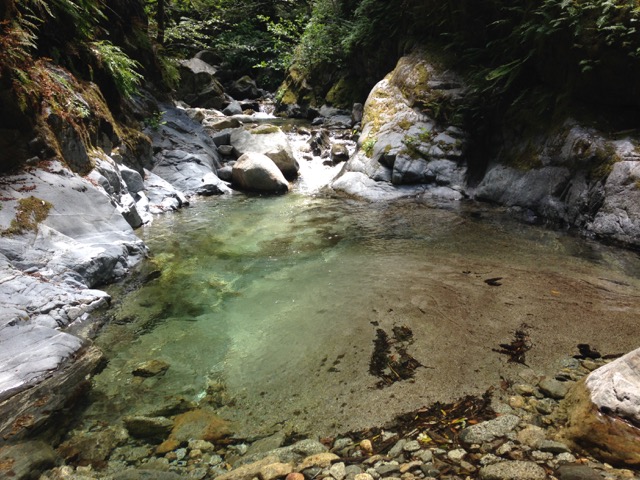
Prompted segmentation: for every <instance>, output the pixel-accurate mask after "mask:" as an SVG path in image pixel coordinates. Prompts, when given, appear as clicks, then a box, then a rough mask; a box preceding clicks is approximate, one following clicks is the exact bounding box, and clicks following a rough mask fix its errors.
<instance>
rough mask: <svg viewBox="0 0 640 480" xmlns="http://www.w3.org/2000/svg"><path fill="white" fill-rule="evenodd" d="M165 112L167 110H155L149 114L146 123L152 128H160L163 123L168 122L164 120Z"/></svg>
mask: <svg viewBox="0 0 640 480" xmlns="http://www.w3.org/2000/svg"><path fill="white" fill-rule="evenodd" d="M164 114H165V112H155V113H154V114H152V115H151V116H149V117H148V118H147V119H146V120H145V122H144V123H145V124H146V125H147V126H148V127H149V128H151V129H152V130H158V129H159V128H160V127H161V126H162V125H164V124H166V123H167V122H166V121H164V120H162V117H164Z"/></svg>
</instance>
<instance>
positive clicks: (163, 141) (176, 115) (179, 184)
mask: <svg viewBox="0 0 640 480" xmlns="http://www.w3.org/2000/svg"><path fill="white" fill-rule="evenodd" d="M163 108H164V110H165V115H164V118H165V120H166V122H165V124H163V125H161V126H160V127H159V128H158V129H156V130H150V131H148V133H149V134H150V136H151V140H152V142H153V146H154V149H155V150H157V153H156V155H155V157H154V160H155V166H154V167H153V170H152V172H153V173H154V174H156V175H158V176H159V177H161V178H162V179H164V180H165V181H167V182H168V183H169V184H171V185H172V186H173V187H174V188H176V189H178V190H180V191H181V192H184V193H185V194H198V195H218V194H223V193H229V192H230V189H229V188H228V186H227V185H226V184H225V183H224V182H223V181H221V180H220V179H218V178H217V176H216V175H215V172H216V171H217V169H218V168H220V167H221V166H222V164H221V162H220V158H221V157H220V154H219V153H218V147H217V146H216V144H215V142H214V140H213V139H212V138H211V137H210V136H209V135H208V134H207V132H206V130H205V128H204V127H203V126H202V125H201V124H200V123H198V122H196V121H195V120H193V119H192V118H191V117H190V116H189V115H188V114H187V112H186V111H184V110H182V109H178V108H175V107H170V106H166V107H163Z"/></svg>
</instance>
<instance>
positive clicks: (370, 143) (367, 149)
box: [362, 137, 376, 158]
mask: <svg viewBox="0 0 640 480" xmlns="http://www.w3.org/2000/svg"><path fill="white" fill-rule="evenodd" d="M375 146H376V139H375V138H374V137H369V138H367V139H366V140H365V141H364V142H362V151H363V152H364V154H365V155H366V156H367V157H369V158H371V156H372V155H373V148H374V147H375Z"/></svg>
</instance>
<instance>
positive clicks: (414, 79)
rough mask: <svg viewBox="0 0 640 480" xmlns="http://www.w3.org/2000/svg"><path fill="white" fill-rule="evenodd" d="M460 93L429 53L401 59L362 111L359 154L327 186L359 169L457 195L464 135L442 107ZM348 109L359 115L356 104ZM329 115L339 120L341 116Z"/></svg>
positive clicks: (377, 177) (462, 178)
mask: <svg viewBox="0 0 640 480" xmlns="http://www.w3.org/2000/svg"><path fill="white" fill-rule="evenodd" d="M463 98H464V88H463V86H462V82H461V79H460V78H459V77H458V76H456V75H455V74H453V73H452V72H451V71H450V70H444V69H443V68H441V67H439V66H437V65H436V64H435V62H431V61H430V59H429V55H428V53H425V52H415V53H413V54H411V55H408V56H406V57H403V58H401V59H400V60H399V61H398V64H397V65H396V68H395V69H394V70H393V71H392V72H391V73H389V74H388V75H387V76H386V77H385V78H384V79H383V80H381V81H380V82H378V83H377V84H376V85H375V87H374V88H373V89H372V90H371V93H370V94H369V97H368V98H367V101H366V103H365V105H364V108H363V112H362V133H361V135H360V140H359V142H358V147H359V151H358V154H357V155H354V156H352V157H351V158H350V159H349V160H348V161H347V163H346V165H345V168H344V169H343V170H342V171H341V172H340V173H339V174H338V176H337V177H336V180H335V181H334V182H333V184H332V188H333V189H334V190H336V191H338V190H339V188H340V186H341V185H345V182H338V181H337V180H338V179H339V178H340V177H341V176H343V175H346V174H348V173H350V172H359V173H363V174H365V175H367V176H368V177H369V178H371V179H372V180H375V182H377V183H378V182H379V183H383V182H384V183H392V184H393V185H396V186H397V187H401V186H403V185H419V184H420V185H428V186H429V189H431V190H432V192H430V193H429V195H431V194H433V195H434V196H435V197H438V198H441V199H449V200H458V199H460V198H462V195H461V194H460V193H459V192H461V191H464V188H465V183H466V181H465V178H466V174H467V168H466V165H465V161H464V157H463V146H464V144H465V139H466V135H465V133H464V132H463V131H462V130H461V129H460V128H458V127H456V126H453V125H451V124H449V120H448V118H453V116H452V115H446V114H442V112H444V111H447V109H451V108H452V106H455V105H458V104H460V102H461V101H462V99H463ZM425 105H429V108H428V109H425V108H424V106H425ZM434 105H439V107H434ZM323 111H324V112H325V113H327V114H329V113H335V112H330V111H327V110H326V109H325V110H323ZM425 112H431V113H428V114H427V113H425ZM352 113H353V116H354V117H355V118H356V119H358V118H360V108H359V107H357V106H356V107H355V108H354V111H353V112H352ZM330 118H334V119H337V120H336V121H338V120H339V119H340V118H341V116H340V115H338V116H334V117H330ZM349 122H351V118H350V117H349ZM325 125H326V123H325ZM348 184H349V182H347V183H346V185H348ZM372 185H373V184H372ZM443 187H446V188H443ZM447 189H448V191H446V192H445V190H447ZM345 193H347V192H345ZM360 196H363V197H366V196H368V195H367V194H366V193H365V194H363V195H360Z"/></svg>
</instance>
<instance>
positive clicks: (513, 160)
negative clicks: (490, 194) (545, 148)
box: [507, 142, 543, 172]
mask: <svg viewBox="0 0 640 480" xmlns="http://www.w3.org/2000/svg"><path fill="white" fill-rule="evenodd" d="M507 164H508V165H509V166H511V167H513V168H516V169H518V170H521V171H525V172H526V171H529V170H535V169H536V168H542V166H543V165H542V160H541V158H540V152H538V151H537V150H536V148H535V146H534V144H533V143H532V142H529V143H527V146H526V147H525V148H524V149H523V150H522V151H520V152H513V153H511V154H509V156H508V160H507Z"/></svg>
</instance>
